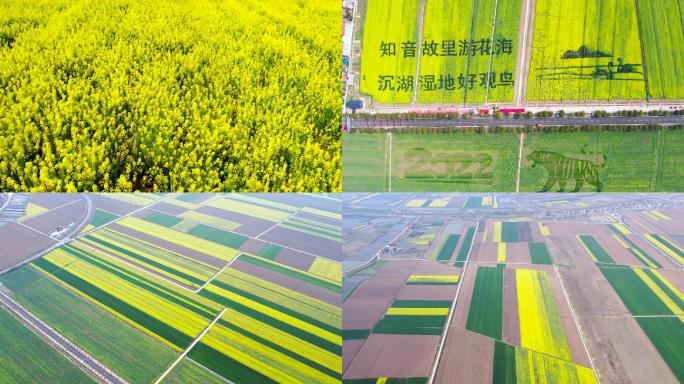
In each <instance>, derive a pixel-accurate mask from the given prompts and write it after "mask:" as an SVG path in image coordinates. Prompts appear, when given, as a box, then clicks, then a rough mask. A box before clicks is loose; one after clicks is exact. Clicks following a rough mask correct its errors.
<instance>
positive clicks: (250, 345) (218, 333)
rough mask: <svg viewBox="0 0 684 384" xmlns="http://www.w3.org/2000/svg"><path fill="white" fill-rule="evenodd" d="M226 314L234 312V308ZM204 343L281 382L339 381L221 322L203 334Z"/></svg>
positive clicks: (336, 383) (226, 315)
mask: <svg viewBox="0 0 684 384" xmlns="http://www.w3.org/2000/svg"><path fill="white" fill-rule="evenodd" d="M224 316H225V317H228V316H230V311H227V312H226V314H225V315H224ZM202 343H204V344H206V345H207V346H209V347H211V348H214V349H215V350H217V351H219V352H221V353H223V354H224V355H226V356H228V357H230V358H231V359H234V360H236V361H239V362H240V363H242V364H244V365H246V366H248V367H250V368H251V369H253V370H255V371H257V372H259V373H261V374H263V375H265V376H268V377H270V378H271V379H273V380H275V381H277V382H281V383H298V382H300V383H330V384H333V383H335V384H339V379H336V378H333V377H330V376H328V375H326V374H324V373H322V372H320V371H318V370H316V369H315V368H313V367H311V366H309V365H307V364H305V363H302V362H300V361H297V360H295V359H293V358H291V357H289V356H287V355H285V354H283V353H281V352H279V351H276V350H274V349H272V348H269V347H267V346H264V345H262V344H260V343H258V342H256V341H254V340H252V339H251V338H249V337H247V336H244V335H242V334H241V333H238V332H236V331H233V330H231V329H228V328H226V327H224V326H222V325H220V324H216V325H215V326H214V327H212V329H211V330H210V331H209V332H208V333H207V334H206V335H205V336H204V337H203V338H202Z"/></svg>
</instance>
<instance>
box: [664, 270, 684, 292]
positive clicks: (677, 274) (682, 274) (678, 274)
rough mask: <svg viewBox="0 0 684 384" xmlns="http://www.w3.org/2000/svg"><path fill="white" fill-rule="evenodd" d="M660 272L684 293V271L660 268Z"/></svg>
mask: <svg viewBox="0 0 684 384" xmlns="http://www.w3.org/2000/svg"><path fill="white" fill-rule="evenodd" d="M658 273H660V274H661V275H663V277H664V278H665V279H666V280H667V281H669V282H670V284H672V286H673V287H675V288H676V289H677V290H679V292H682V293H684V271H682V270H672V269H659V270H658Z"/></svg>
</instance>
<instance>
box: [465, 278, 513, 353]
mask: <svg viewBox="0 0 684 384" xmlns="http://www.w3.org/2000/svg"><path fill="white" fill-rule="evenodd" d="M503 276H504V268H501V267H478V268H477V275H476V277H475V287H474V288H473V297H472V300H471V302H470V309H469V310H468V322H467V323H466V329H468V330H470V331H473V332H477V333H480V334H482V335H485V336H489V337H492V338H494V339H497V340H500V339H501V325H502V319H503Z"/></svg>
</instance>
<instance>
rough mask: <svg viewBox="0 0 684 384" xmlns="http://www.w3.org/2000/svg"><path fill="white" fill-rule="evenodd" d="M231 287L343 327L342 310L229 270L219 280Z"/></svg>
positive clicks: (323, 321)
mask: <svg viewBox="0 0 684 384" xmlns="http://www.w3.org/2000/svg"><path fill="white" fill-rule="evenodd" d="M217 280H218V281H221V282H224V283H226V284H228V285H230V286H233V287H235V288H238V289H241V290H243V291H247V292H250V293H252V294H254V295H257V296H259V297H262V298H264V299H266V300H269V301H271V302H274V303H277V304H279V305H282V306H284V307H287V308H290V309H292V310H294V311H296V312H298V313H301V314H302V315H305V316H308V317H311V318H314V319H316V320H318V321H320V322H322V323H325V324H328V325H331V326H333V327H341V321H342V308H340V307H338V306H334V305H331V304H328V303H326V302H324V301H321V300H318V299H315V298H313V297H311V296H307V295H305V294H302V293H299V292H297V291H293V290H291V289H287V288H285V287H283V286H280V285H277V284H274V283H271V282H269V281H266V280H263V279H259V278H257V277H254V276H252V275H250V274H247V273H244V272H241V271H238V270H235V269H231V268H228V269H226V270H224V272H223V273H222V274H221V275H220V276H219V277H218V278H217Z"/></svg>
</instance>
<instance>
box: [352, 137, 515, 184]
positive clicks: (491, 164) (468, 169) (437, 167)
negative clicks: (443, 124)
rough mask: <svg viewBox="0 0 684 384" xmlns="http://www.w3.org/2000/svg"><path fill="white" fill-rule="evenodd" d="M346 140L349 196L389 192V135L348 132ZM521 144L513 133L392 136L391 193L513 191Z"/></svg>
mask: <svg viewBox="0 0 684 384" xmlns="http://www.w3.org/2000/svg"><path fill="white" fill-rule="evenodd" d="M344 140H345V148H346V149H345V156H344V167H343V169H344V182H345V187H344V188H345V191H348V192H357V191H361V192H369V191H370V192H376V191H386V190H388V189H389V181H387V180H383V179H387V178H388V177H389V172H390V170H389V169H387V166H386V163H385V160H384V159H385V156H386V155H387V154H388V151H389V145H387V144H386V140H387V136H386V135H385V134H366V133H350V134H345V135H344ZM359 143H360V144H359ZM518 143H519V136H518V135H517V134H513V133H510V134H509V133H501V134H475V133H453V134H441V133H437V134H410V133H394V134H392V154H391V167H392V169H391V174H392V180H391V184H392V188H391V191H392V192H396V191H430V192H443V191H482V192H485V191H513V190H515V177H516V167H517V164H518V162H517V156H518Z"/></svg>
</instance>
